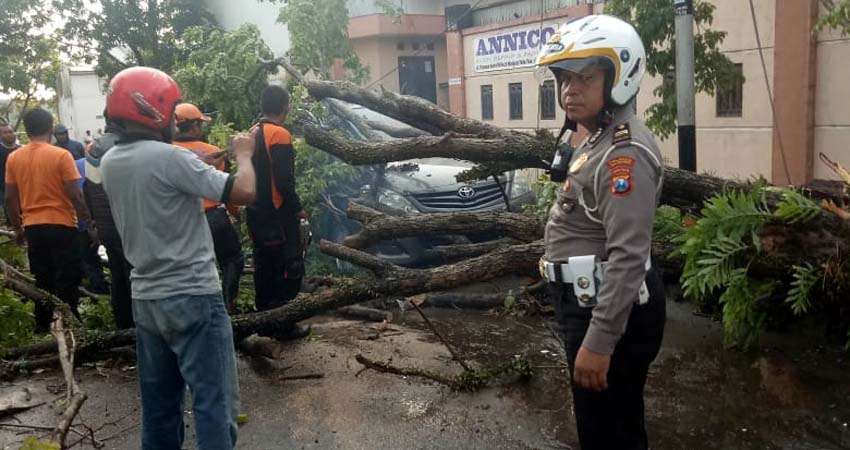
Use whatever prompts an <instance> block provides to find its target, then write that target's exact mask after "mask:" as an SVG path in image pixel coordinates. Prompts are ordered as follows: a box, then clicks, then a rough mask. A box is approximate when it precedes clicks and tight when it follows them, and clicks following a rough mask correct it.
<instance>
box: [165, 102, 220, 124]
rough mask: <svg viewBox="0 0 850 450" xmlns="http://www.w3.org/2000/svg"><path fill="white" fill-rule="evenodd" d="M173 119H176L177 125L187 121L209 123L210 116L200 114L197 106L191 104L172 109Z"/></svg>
mask: <svg viewBox="0 0 850 450" xmlns="http://www.w3.org/2000/svg"><path fill="white" fill-rule="evenodd" d="M174 117H175V118H176V119H177V123H183V122H189V121H201V122H209V121H211V120H212V118H210V116H208V115H206V114H204V113H202V112H201V110H200V109H198V107H197V106H195V105H193V104H191V103H181V104H179V105H177V108H175V109H174Z"/></svg>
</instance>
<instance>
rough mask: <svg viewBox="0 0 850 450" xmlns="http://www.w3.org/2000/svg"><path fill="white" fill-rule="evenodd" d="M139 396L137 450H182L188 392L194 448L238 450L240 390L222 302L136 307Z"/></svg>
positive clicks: (210, 298) (204, 299)
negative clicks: (139, 442) (139, 446)
mask: <svg viewBox="0 0 850 450" xmlns="http://www.w3.org/2000/svg"><path fill="white" fill-rule="evenodd" d="M133 318H134V320H135V322H136V350H137V353H138V355H137V358H138V367H139V384H140V386H141V393H142V449H143V450H180V449H181V448H182V444H183V432H184V426H183V397H184V395H185V386H186V385H187V384H188V386H189V389H190V391H191V393H192V411H193V412H194V416H195V429H196V431H197V436H198V448H199V449H201V450H232V449H233V447H234V445H236V412H237V410H238V407H239V406H238V403H239V386H238V381H237V378H236V353H235V350H234V347H233V329H232V328H231V326H230V317H229V316H228V315H227V310H226V309H225V307H224V300H223V299H222V296H221V294H215V295H200V296H177V297H170V298H165V299H161V300H135V299H134V300H133Z"/></svg>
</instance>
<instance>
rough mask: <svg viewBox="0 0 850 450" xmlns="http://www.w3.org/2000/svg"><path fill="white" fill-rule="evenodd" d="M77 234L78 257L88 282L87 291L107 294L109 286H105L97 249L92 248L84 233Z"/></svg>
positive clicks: (87, 235) (87, 236)
mask: <svg viewBox="0 0 850 450" xmlns="http://www.w3.org/2000/svg"><path fill="white" fill-rule="evenodd" d="M77 234H79V238H78V239H77V242H78V243H79V246H80V256H81V257H82V260H83V274H84V275H85V277H86V279H87V280H88V282H89V284H88V287H89V289H90V290H91V291H92V292H94V293H95V294H108V293H109V286H107V285H106V278H105V277H104V275H103V262H101V260H100V255H99V254H98V253H97V247H93V246H92V243H91V238H89V234H88V233H86V232H85V231H78V232H77Z"/></svg>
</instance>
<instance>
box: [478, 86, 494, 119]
mask: <svg viewBox="0 0 850 450" xmlns="http://www.w3.org/2000/svg"><path fill="white" fill-rule="evenodd" d="M481 120H493V85H492V84H484V85H482V86H481Z"/></svg>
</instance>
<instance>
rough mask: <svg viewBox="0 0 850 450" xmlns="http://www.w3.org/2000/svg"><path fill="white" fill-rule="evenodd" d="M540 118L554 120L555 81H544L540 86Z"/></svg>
mask: <svg viewBox="0 0 850 450" xmlns="http://www.w3.org/2000/svg"><path fill="white" fill-rule="evenodd" d="M540 118H541V119H543V120H547V119H548V120H551V119H554V118H555V80H546V81H544V82H543V84H542V85H541V86H540Z"/></svg>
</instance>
